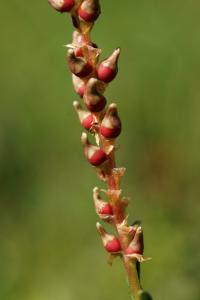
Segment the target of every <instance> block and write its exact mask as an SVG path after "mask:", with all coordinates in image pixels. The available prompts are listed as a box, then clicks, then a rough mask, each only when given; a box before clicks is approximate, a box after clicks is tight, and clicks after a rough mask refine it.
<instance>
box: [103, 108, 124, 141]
mask: <svg viewBox="0 0 200 300" xmlns="http://www.w3.org/2000/svg"><path fill="white" fill-rule="evenodd" d="M121 127H122V126H121V120H120V118H119V116H118V111H117V105H116V104H114V103H112V104H110V105H109V107H108V109H107V111H106V114H105V116H104V118H103V121H102V123H101V126H100V133H101V135H103V136H104V137H105V138H107V139H113V138H116V137H117V136H118V135H120V133H121Z"/></svg>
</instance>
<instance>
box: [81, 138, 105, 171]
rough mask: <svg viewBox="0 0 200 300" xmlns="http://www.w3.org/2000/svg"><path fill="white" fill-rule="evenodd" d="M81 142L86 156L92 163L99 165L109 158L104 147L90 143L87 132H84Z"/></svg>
mask: <svg viewBox="0 0 200 300" xmlns="http://www.w3.org/2000/svg"><path fill="white" fill-rule="evenodd" d="M81 142H82V145H83V149H84V154H85V157H86V158H87V160H88V161H89V163H90V164H91V165H93V166H96V167H98V166H100V165H101V164H102V163H104V162H105V161H106V160H107V155H106V153H105V152H104V151H103V149H101V148H100V147H98V146H95V145H92V144H90V142H89V141H88V138H87V134H86V133H83V134H82V136H81Z"/></svg>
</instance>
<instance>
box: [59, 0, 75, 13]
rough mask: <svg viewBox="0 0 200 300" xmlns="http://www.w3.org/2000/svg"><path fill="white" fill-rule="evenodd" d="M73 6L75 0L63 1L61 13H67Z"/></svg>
mask: <svg viewBox="0 0 200 300" xmlns="http://www.w3.org/2000/svg"><path fill="white" fill-rule="evenodd" d="M74 5H75V0H64V4H63V7H62V10H61V12H69V11H70V10H71V9H72V8H73V7H74Z"/></svg>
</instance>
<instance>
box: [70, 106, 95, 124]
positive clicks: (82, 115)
mask: <svg viewBox="0 0 200 300" xmlns="http://www.w3.org/2000/svg"><path fill="white" fill-rule="evenodd" d="M73 105H74V108H75V109H76V111H77V113H78V116H79V120H80V122H81V124H82V125H83V127H84V128H85V129H86V130H90V129H91V127H92V124H93V122H94V117H93V115H92V114H91V113H90V112H88V111H85V110H83V109H82V107H81V105H80V103H79V102H78V101H74V103H73Z"/></svg>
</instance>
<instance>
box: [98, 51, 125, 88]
mask: <svg viewBox="0 0 200 300" xmlns="http://www.w3.org/2000/svg"><path fill="white" fill-rule="evenodd" d="M119 55H120V48H117V49H115V51H114V52H113V54H112V55H111V56H110V57H108V58H107V59H106V60H104V61H102V62H101V63H100V65H99V67H98V70H97V73H98V78H99V79H100V80H102V81H104V82H107V83H109V82H110V81H112V80H113V79H114V78H115V76H116V75H117V71H118V67H117V63H118V59H119Z"/></svg>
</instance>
